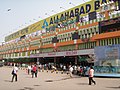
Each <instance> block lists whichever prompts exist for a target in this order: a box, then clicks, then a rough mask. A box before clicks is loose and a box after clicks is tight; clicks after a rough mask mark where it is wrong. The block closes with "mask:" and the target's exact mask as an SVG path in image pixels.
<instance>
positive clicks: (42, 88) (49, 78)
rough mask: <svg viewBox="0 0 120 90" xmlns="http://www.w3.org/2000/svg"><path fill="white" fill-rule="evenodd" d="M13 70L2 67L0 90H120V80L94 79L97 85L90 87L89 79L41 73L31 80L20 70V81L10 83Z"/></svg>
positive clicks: (0, 70)
mask: <svg viewBox="0 0 120 90" xmlns="http://www.w3.org/2000/svg"><path fill="white" fill-rule="evenodd" d="M11 71H12V68H8V67H0V90H120V78H94V79H95V81H96V83H97V85H91V86H90V85H88V78H87V77H82V78H80V77H79V76H74V77H73V78H69V76H68V75H66V74H61V73H58V74H56V73H51V72H48V73H47V72H39V73H38V78H31V75H27V73H26V71H25V70H19V72H18V81H17V82H10V81H11V78H12V75H11Z"/></svg>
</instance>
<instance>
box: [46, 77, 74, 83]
mask: <svg viewBox="0 0 120 90" xmlns="http://www.w3.org/2000/svg"><path fill="white" fill-rule="evenodd" d="M68 79H72V78H62V79H59V80H46V81H45V82H54V81H63V80H68Z"/></svg>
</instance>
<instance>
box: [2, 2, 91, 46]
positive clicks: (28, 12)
mask: <svg viewBox="0 0 120 90" xmlns="http://www.w3.org/2000/svg"><path fill="white" fill-rule="evenodd" d="M87 1H90V0H0V44H2V42H4V39H5V36H8V35H10V34H12V33H14V32H16V31H19V30H21V29H23V28H25V27H27V26H29V25H31V24H33V23H35V22H37V21H40V20H42V19H45V18H47V17H49V16H52V15H54V14H56V13H59V12H62V11H64V9H66V10H67V9H69V8H72V7H75V6H77V5H80V4H82V3H85V2H87ZM69 3H72V4H69ZM60 7H63V8H64V9H62V8H60ZM52 10H53V12H52ZM45 13H47V14H48V15H45Z"/></svg>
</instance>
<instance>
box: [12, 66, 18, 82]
mask: <svg viewBox="0 0 120 90" xmlns="http://www.w3.org/2000/svg"><path fill="white" fill-rule="evenodd" d="M17 72H18V67H17V66H16V65H15V67H14V68H13V71H12V75H13V76H12V81H11V82H13V80H14V78H15V81H16V82H17Z"/></svg>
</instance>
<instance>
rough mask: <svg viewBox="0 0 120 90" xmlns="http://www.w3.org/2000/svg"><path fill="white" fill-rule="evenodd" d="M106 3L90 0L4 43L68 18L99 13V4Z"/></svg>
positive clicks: (27, 28) (16, 34) (25, 29)
mask: <svg viewBox="0 0 120 90" xmlns="http://www.w3.org/2000/svg"><path fill="white" fill-rule="evenodd" d="M108 1H109V0H91V1H89V2H86V3H84V4H81V5H78V6H75V7H73V8H71V9H68V10H65V11H63V12H61V13H58V14H55V15H53V16H50V17H48V18H46V19H43V20H41V21H38V22H36V23H34V24H32V25H30V26H28V27H26V28H24V29H22V30H18V31H17V32H15V33H13V34H11V35H9V36H6V37H5V41H6V42H7V41H10V40H13V39H16V38H19V37H20V36H22V35H28V34H30V33H33V32H36V31H42V30H43V29H44V28H48V27H51V26H53V25H54V24H56V23H59V22H62V21H65V20H68V19H69V18H77V16H80V17H82V16H85V15H88V14H89V13H90V12H94V11H96V12H99V7H100V4H102V3H107V2H108Z"/></svg>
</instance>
